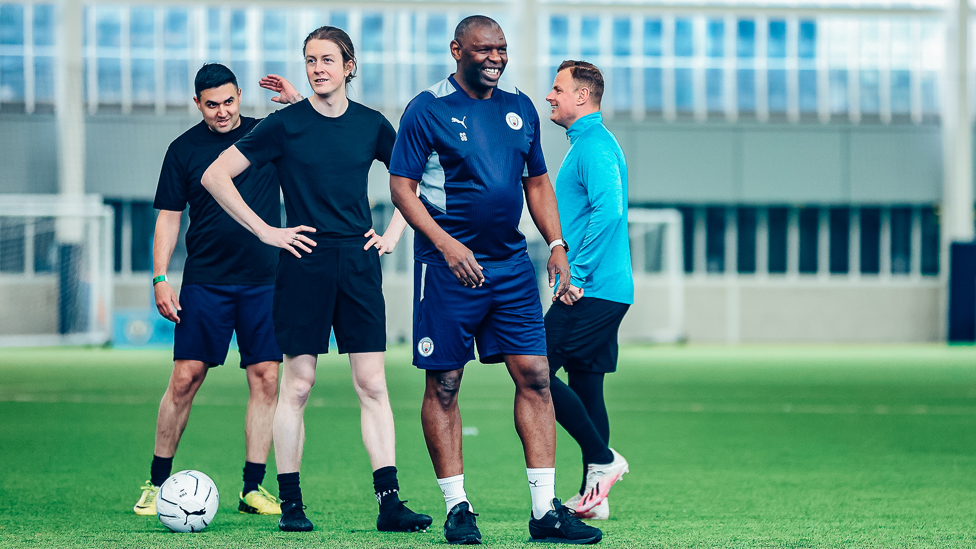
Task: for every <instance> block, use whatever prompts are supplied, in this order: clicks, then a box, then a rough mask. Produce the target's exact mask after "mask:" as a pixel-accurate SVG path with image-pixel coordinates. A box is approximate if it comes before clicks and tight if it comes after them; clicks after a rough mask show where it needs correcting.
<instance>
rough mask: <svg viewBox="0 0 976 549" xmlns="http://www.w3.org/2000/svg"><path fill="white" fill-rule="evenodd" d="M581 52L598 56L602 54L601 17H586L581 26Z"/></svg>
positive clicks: (585, 54) (584, 54)
mask: <svg viewBox="0 0 976 549" xmlns="http://www.w3.org/2000/svg"><path fill="white" fill-rule="evenodd" d="M580 54H582V55H583V56H584V57H586V56H590V57H593V56H596V55H599V54H600V19H599V18H598V17H584V18H583V23H582V27H581V28H580Z"/></svg>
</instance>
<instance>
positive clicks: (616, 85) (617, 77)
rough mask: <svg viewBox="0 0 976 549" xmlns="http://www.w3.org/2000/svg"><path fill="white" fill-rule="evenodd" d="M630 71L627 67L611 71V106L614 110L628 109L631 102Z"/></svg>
mask: <svg viewBox="0 0 976 549" xmlns="http://www.w3.org/2000/svg"><path fill="white" fill-rule="evenodd" d="M630 77H631V70H630V68H629V67H617V68H614V69H613V106H614V108H616V109H629V108H630V107H631V105H632V104H633V102H632V101H631V85H630Z"/></svg>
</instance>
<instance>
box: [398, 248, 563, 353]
mask: <svg viewBox="0 0 976 549" xmlns="http://www.w3.org/2000/svg"><path fill="white" fill-rule="evenodd" d="M482 274H483V275H484V276H485V282H484V284H482V285H481V287H480V288H467V287H465V286H462V285H461V283H460V282H458V280H457V278H456V277H455V276H454V273H452V272H451V269H450V268H448V267H447V266H446V265H443V264H441V265H435V264H426V263H422V262H420V261H417V262H416V264H415V268H414V290H413V364H414V366H416V367H418V368H422V369H424V370H454V369H457V368H461V367H463V366H464V365H465V364H467V363H468V362H470V361H472V360H474V347H475V344H477V346H478V357H479V358H480V360H481V362H483V363H485V364H491V363H496V362H502V361H503V360H504V359H505V355H536V356H545V355H546V329H545V325H544V324H543V322H542V303H541V302H540V301H539V287H538V285H537V284H538V283H537V281H536V278H535V271H534V270H533V268H532V263H531V262H530V261H529V260H528V259H526V260H525V261H524V262H520V263H518V264H516V265H507V266H503V267H485V269H484V270H483V271H482Z"/></svg>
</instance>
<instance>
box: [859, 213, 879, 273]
mask: <svg viewBox="0 0 976 549" xmlns="http://www.w3.org/2000/svg"><path fill="white" fill-rule="evenodd" d="M861 272H862V273H864V274H878V273H880V272H881V210H880V209H878V208H862V209H861Z"/></svg>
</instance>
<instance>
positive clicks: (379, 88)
mask: <svg viewBox="0 0 976 549" xmlns="http://www.w3.org/2000/svg"><path fill="white" fill-rule="evenodd" d="M358 75H359V77H358V78H356V80H359V82H356V80H353V82H354V83H357V84H359V90H358V91H359V92H360V93H359V95H360V97H362V98H363V102H364V103H366V104H368V105H377V106H378V105H380V104H381V103H382V102H383V65H380V64H379V63H363V66H362V70H360V71H359V73H358Z"/></svg>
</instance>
